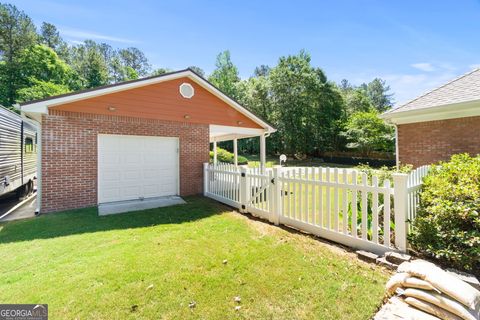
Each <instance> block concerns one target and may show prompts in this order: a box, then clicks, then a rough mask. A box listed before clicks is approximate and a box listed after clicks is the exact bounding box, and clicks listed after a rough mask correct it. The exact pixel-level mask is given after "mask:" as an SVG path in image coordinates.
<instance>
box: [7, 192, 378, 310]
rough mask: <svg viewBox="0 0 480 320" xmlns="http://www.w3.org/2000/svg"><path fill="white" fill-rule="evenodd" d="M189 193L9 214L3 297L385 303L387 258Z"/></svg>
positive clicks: (53, 306)
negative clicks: (158, 200) (115, 210)
mask: <svg viewBox="0 0 480 320" xmlns="http://www.w3.org/2000/svg"><path fill="white" fill-rule="evenodd" d="M186 200H187V204H186V205H180V206H173V207H168V208H159V209H152V210H146V211H141V212H133V213H126V214H120V215H114V216H105V217H99V216H97V212H96V209H95V208H89V209H82V210H73V211H69V212H63V213H56V214H49V215H45V216H40V217H38V218H34V219H30V220H24V221H15V222H8V223H4V224H0V256H2V263H1V264H0V301H2V303H48V304H49V312H50V317H51V318H52V319H74V318H78V319H85V318H94V319H120V318H122V319H123V318H127V319H152V318H156V319H225V318H228V319H232V318H240V319H313V318H316V319H320V318H321V319H367V318H369V317H371V316H372V315H373V313H374V311H375V310H376V308H377V307H378V306H379V305H380V304H381V300H382V296H383V292H384V283H385V281H386V278H387V274H386V273H385V271H383V270H382V269H379V268H377V267H373V266H370V265H367V264H364V263H363V262H360V261H358V260H357V259H356V258H355V257H354V256H353V255H352V254H351V253H349V252H346V251H344V250H342V249H339V248H337V247H335V246H331V245H328V244H325V243H322V242H320V241H318V240H316V239H313V238H311V237H309V236H306V235H302V234H298V233H294V232H290V231H287V230H284V229H281V228H278V227H274V226H271V225H268V224H266V223H263V222H260V221H255V220H251V219H248V218H247V217H245V216H242V215H240V214H238V213H232V212H231V209H229V208H227V207H225V206H223V205H220V204H218V203H216V202H214V201H212V200H209V199H206V198H202V197H191V198H187V199H186ZM224 260H227V263H226V264H224V263H223V261H224ZM236 296H239V297H241V303H240V304H238V303H236V302H235V301H234V297H236ZM192 301H195V302H196V306H195V308H189V306H188V305H189V303H190V302H192ZM236 305H240V306H241V309H240V310H238V311H235V310H234V308H235V306H236Z"/></svg>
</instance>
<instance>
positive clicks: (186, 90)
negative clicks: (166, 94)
mask: <svg viewBox="0 0 480 320" xmlns="http://www.w3.org/2000/svg"><path fill="white" fill-rule="evenodd" d="M180 94H181V95H182V97H184V98H187V99H190V98H191V97H193V95H194V94H195V89H193V87H192V85H191V84H190V83H182V84H181V85H180Z"/></svg>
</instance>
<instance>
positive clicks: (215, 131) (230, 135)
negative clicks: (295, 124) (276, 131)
mask: <svg viewBox="0 0 480 320" xmlns="http://www.w3.org/2000/svg"><path fill="white" fill-rule="evenodd" d="M268 132H269V131H268V129H267V128H265V129H258V128H245V127H233V126H222V125H215V124H211V125H210V142H213V141H228V140H233V139H235V138H237V139H243V138H250V137H258V136H261V135H264V134H267V133H268Z"/></svg>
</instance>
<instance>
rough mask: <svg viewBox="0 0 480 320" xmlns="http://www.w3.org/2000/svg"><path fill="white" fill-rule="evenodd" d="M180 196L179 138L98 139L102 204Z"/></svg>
mask: <svg viewBox="0 0 480 320" xmlns="http://www.w3.org/2000/svg"><path fill="white" fill-rule="evenodd" d="M176 194H178V138H166V137H145V136H125V135H98V202H99V203H105V202H112V201H122V200H133V199H141V198H151V197H160V196H169V195H176Z"/></svg>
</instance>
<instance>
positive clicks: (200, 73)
mask: <svg viewBox="0 0 480 320" xmlns="http://www.w3.org/2000/svg"><path fill="white" fill-rule="evenodd" d="M188 69H190V70H192V71H193V72H195V73H196V74H198V75H199V76H200V77H205V71H203V69H202V68H200V67H197V66H190V67H188Z"/></svg>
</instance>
